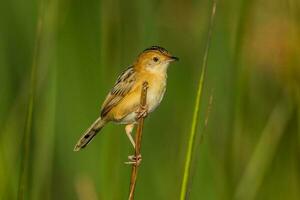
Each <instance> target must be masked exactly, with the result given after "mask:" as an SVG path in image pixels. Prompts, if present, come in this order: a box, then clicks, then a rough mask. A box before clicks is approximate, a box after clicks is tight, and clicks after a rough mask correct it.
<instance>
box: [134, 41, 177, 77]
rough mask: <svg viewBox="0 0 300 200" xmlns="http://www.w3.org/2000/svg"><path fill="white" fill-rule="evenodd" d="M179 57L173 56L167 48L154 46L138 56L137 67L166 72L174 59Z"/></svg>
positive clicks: (155, 71)
mask: <svg viewBox="0 0 300 200" xmlns="http://www.w3.org/2000/svg"><path fill="white" fill-rule="evenodd" d="M178 60H179V59H178V58H177V57H175V56H172V55H171V54H170V53H169V52H168V51H167V50H166V49H165V48H162V47H159V46H152V47H150V48H147V49H145V50H144V51H143V52H142V53H141V54H140V55H139V56H138V58H137V61H136V63H135V66H136V68H138V69H140V70H146V71H149V72H153V73H165V72H166V71H167V69H168V66H169V64H170V63H171V62H173V61H178Z"/></svg>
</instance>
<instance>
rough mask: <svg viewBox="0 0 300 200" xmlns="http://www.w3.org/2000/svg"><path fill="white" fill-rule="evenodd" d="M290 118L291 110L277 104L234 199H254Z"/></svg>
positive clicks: (282, 104) (284, 104) (284, 105)
mask: <svg viewBox="0 0 300 200" xmlns="http://www.w3.org/2000/svg"><path fill="white" fill-rule="evenodd" d="M290 117H291V108H288V107H287V106H286V103H285V102H280V103H278V105H277V106H276V107H275V108H274V110H273V112H272V113H271V115H270V117H269V120H268V122H267V124H266V126H265V128H264V130H263V132H262V135H261V138H260V140H259V142H258V144H257V146H256V148H255V151H254V153H253V155H252V158H251V159H250V161H249V164H248V166H247V167H246V170H245V173H244V175H243V176H242V177H241V180H240V183H239V184H238V187H237V190H236V193H235V199H237V200H238V199H245V200H254V199H255V197H256V194H257V192H258V190H259V187H260V186H261V184H262V181H263V178H264V175H265V174H266V172H267V169H268V167H269V166H270V163H271V161H272V159H273V158H274V156H275V153H276V150H277V148H278V145H279V142H280V140H281V138H282V136H283V134H284V133H285V127H286V125H287V123H288V120H289V119H290Z"/></svg>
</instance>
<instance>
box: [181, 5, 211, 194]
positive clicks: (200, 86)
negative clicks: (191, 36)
mask: <svg viewBox="0 0 300 200" xmlns="http://www.w3.org/2000/svg"><path fill="white" fill-rule="evenodd" d="M216 6H217V4H216V1H215V0H212V11H211V17H210V25H209V30H208V38H207V43H206V47H205V52H204V57H203V63H202V70H201V75H200V79H199V84H198V91H197V96H196V102H195V107H194V114H193V121H192V126H191V132H190V138H189V143H188V149H187V153H186V161H185V167H184V174H183V180H182V185H181V194H180V199H181V200H185V199H186V197H187V186H188V180H189V176H190V169H191V161H192V152H193V148H194V144H195V136H196V129H197V124H198V118H199V108H200V100H201V96H202V90H203V84H204V78H205V72H206V67H207V58H208V52H209V47H210V42H211V37H212V30H213V25H214V19H215V13H216Z"/></svg>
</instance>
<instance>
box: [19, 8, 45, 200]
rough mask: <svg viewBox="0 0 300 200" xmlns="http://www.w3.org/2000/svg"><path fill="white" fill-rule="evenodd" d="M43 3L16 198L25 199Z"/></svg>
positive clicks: (32, 67) (32, 69) (34, 55)
mask: <svg viewBox="0 0 300 200" xmlns="http://www.w3.org/2000/svg"><path fill="white" fill-rule="evenodd" d="M42 8H43V5H42V4H41V7H40V15H39V18H38V22H37V29H36V38H35V46H34V52H33V61H32V65H31V71H30V88H29V95H28V105H27V113H26V119H25V129H24V135H23V140H22V157H21V165H20V177H19V178H20V179H19V185H18V200H23V199H27V198H26V197H27V196H28V191H27V189H28V188H27V184H28V173H29V159H30V156H29V154H30V147H31V144H30V143H31V137H32V134H31V133H32V119H33V107H34V97H35V90H36V73H37V65H38V58H39V48H40V43H41V36H42V25H43V15H44V14H43V13H42V11H43V9H42Z"/></svg>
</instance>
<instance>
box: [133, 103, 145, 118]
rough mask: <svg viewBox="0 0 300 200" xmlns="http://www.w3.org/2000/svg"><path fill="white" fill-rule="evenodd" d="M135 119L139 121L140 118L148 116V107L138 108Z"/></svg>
mask: <svg viewBox="0 0 300 200" xmlns="http://www.w3.org/2000/svg"><path fill="white" fill-rule="evenodd" d="M136 114H137V116H136V119H140V118H145V117H147V115H148V106H147V105H145V106H142V105H141V106H140V108H139V109H138V111H136Z"/></svg>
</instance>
